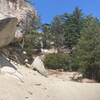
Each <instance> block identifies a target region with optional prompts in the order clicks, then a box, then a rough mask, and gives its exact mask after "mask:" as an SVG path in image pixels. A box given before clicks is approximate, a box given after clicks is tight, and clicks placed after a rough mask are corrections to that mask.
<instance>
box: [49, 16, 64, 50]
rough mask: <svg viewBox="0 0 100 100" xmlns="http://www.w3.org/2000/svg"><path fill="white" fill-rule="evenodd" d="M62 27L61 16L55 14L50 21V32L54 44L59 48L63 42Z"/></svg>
mask: <svg viewBox="0 0 100 100" xmlns="http://www.w3.org/2000/svg"><path fill="white" fill-rule="evenodd" d="M63 30H64V28H63V22H62V16H55V17H54V19H53V21H52V23H51V32H52V36H53V41H54V45H55V47H56V48H60V47H61V46H62V45H63V43H64V31H63Z"/></svg>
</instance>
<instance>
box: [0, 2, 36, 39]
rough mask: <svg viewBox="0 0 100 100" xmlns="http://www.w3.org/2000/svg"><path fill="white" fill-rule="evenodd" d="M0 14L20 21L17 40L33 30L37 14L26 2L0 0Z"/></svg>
mask: <svg viewBox="0 0 100 100" xmlns="http://www.w3.org/2000/svg"><path fill="white" fill-rule="evenodd" d="M0 13H3V14H4V15H10V16H15V17H16V18H17V19H18V23H17V29H16V32H15V37H16V38H21V37H23V34H24V33H26V32H29V31H30V29H32V28H33V21H34V18H35V17H36V13H35V10H34V9H33V8H32V7H31V5H29V4H28V3H27V2H26V0H0Z"/></svg>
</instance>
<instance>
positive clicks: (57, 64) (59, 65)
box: [44, 53, 70, 70]
mask: <svg viewBox="0 0 100 100" xmlns="http://www.w3.org/2000/svg"><path fill="white" fill-rule="evenodd" d="M69 58H70V57H69V55H67V54H64V53H63V54H61V53H60V54H48V55H46V57H45V60H44V64H45V66H46V67H47V68H49V69H64V70H69Z"/></svg>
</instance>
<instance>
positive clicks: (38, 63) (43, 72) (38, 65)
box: [31, 56, 47, 77]
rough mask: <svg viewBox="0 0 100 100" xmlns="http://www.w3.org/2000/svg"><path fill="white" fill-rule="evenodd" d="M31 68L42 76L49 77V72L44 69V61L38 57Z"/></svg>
mask: <svg viewBox="0 0 100 100" xmlns="http://www.w3.org/2000/svg"><path fill="white" fill-rule="evenodd" d="M31 68H32V69H34V70H36V71H38V72H39V73H40V74H41V75H43V76H45V77H47V71H46V69H45V67H44V64H43V61H42V60H41V58H40V57H39V56H37V57H36V58H35V59H34V61H33V63H32V64H31Z"/></svg>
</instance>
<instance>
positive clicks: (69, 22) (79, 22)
mask: <svg viewBox="0 0 100 100" xmlns="http://www.w3.org/2000/svg"><path fill="white" fill-rule="evenodd" d="M64 17H65V18H64V19H65V23H64V27H65V28H64V30H65V31H64V32H65V35H64V37H65V45H66V46H67V47H69V48H72V47H73V46H75V45H76V44H77V42H78V39H79V38H80V31H81V29H82V26H83V14H82V11H81V9H79V8H78V7H77V8H75V10H74V11H73V13H72V14H70V15H69V14H64Z"/></svg>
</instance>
